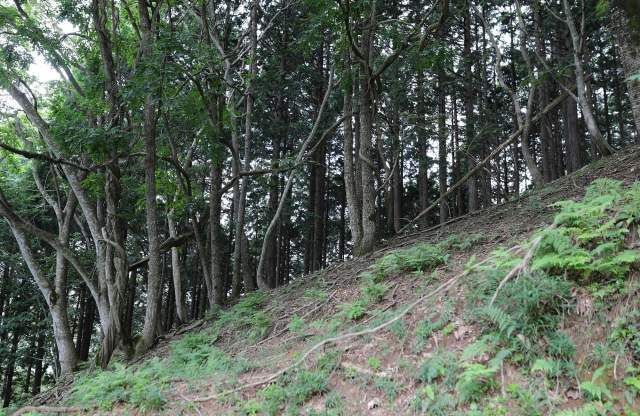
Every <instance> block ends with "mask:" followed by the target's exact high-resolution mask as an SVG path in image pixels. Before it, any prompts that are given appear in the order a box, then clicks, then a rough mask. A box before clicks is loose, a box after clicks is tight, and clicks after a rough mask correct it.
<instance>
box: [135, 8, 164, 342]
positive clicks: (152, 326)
mask: <svg viewBox="0 0 640 416" xmlns="http://www.w3.org/2000/svg"><path fill="white" fill-rule="evenodd" d="M158 7H159V6H158ZM138 12H139V13H140V28H141V32H142V39H141V49H142V55H143V58H144V59H147V60H149V61H150V60H151V54H152V46H153V36H154V34H153V32H152V26H151V20H150V16H149V11H148V9H147V2H146V1H145V0H138ZM149 63H151V62H149ZM155 100H156V97H155V95H154V94H153V93H149V94H147V97H146V99H145V105H144V128H143V130H144V131H143V135H144V147H145V153H146V154H145V158H144V176H145V185H146V190H145V208H146V225H147V236H148V240H149V262H148V264H147V306H146V311H145V316H144V326H143V329H142V340H141V341H142V342H141V343H140V344H139V348H138V352H142V351H144V350H147V349H149V348H150V347H151V346H152V345H153V344H154V343H155V341H156V337H157V335H158V330H157V328H158V322H159V319H160V310H159V306H160V305H159V303H160V302H159V299H160V297H161V295H162V294H161V285H162V276H161V275H160V238H159V236H158V215H157V204H156V198H157V191H156V124H157V118H156V103H155Z"/></svg>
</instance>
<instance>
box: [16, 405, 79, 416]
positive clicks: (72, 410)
mask: <svg viewBox="0 0 640 416" xmlns="http://www.w3.org/2000/svg"><path fill="white" fill-rule="evenodd" d="M87 410H88V409H87V408H81V407H53V406H25V407H21V408H20V409H18V410H16V411H15V412H13V413H11V416H19V415H24V414H26V413H31V412H37V413H82V412H86V411H87Z"/></svg>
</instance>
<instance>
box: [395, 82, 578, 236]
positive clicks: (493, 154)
mask: <svg viewBox="0 0 640 416" xmlns="http://www.w3.org/2000/svg"><path fill="white" fill-rule="evenodd" d="M567 97H568V94H567V93H566V92H563V93H562V94H560V95H559V96H558V97H556V99H555V100H553V101H552V102H550V103H549V104H548V105H547V106H546V107H545V108H543V109H542V110H541V111H540V112H539V113H538V114H536V115H535V116H534V117H532V118H531V121H530V123H529V124H533V123H535V122H537V121H539V120H540V119H541V118H542V117H544V115H545V114H547V113H548V112H549V111H551V110H553V109H554V108H556V107H557V106H558V105H560V104H561V103H562V102H563V101H564V100H566V99H567ZM528 127H529V125H528V124H525V125H524V126H522V127H520V128H519V129H518V130H516V131H515V132H514V133H512V134H511V135H510V136H509V138H508V139H507V140H505V141H504V142H502V143H500V145H499V146H498V147H496V148H495V149H494V150H493V151H492V152H491V153H490V154H489V156H487V157H485V158H484V159H483V160H482V161H480V163H478V164H477V165H476V166H475V167H474V168H473V169H471V170H470V171H469V172H467V174H466V175H464V176H463V177H462V179H460V180H459V181H458V182H456V183H455V184H454V185H452V186H451V188H449V190H448V191H447V192H445V193H444V194H442V195H441V196H440V198H438V199H436V200H435V202H434V203H433V204H431V205H429V206H428V207H427V208H425V209H424V210H422V212H420V213H419V214H418V215H417V216H416V217H415V218H414V219H412V220H411V221H409V222H408V223H407V224H406V225H405V226H404V227H402V228H401V229H400V232H399V233H402V232H404V231H405V230H406V229H407V228H409V227H410V226H411V224H413V223H414V222H416V221H417V220H418V219H420V218H422V217H423V216H425V215H426V214H428V213H429V212H431V211H433V210H434V209H435V208H437V207H438V206H439V205H440V203H441V202H442V201H444V200H445V199H446V198H448V197H449V195H451V194H452V193H453V191H455V190H457V189H458V188H460V187H461V186H462V185H464V184H465V183H466V182H467V181H468V180H469V179H471V177H472V176H473V175H475V174H476V173H477V172H478V171H480V170H481V169H483V168H484V166H485V165H486V164H487V163H489V162H490V161H491V160H492V159H493V158H494V157H496V156H497V155H498V154H500V152H502V151H503V150H504V149H505V148H506V147H507V146H509V145H510V144H511V143H514V142H515V141H516V140H517V139H518V138H519V137H520V135H521V134H522V132H523V131H524V129H525V128H528Z"/></svg>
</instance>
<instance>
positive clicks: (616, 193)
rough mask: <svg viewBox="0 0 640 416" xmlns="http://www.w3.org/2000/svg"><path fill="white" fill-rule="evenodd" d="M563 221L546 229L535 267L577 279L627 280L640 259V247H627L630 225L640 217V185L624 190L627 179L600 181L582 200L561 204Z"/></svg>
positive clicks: (560, 217) (588, 189)
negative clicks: (627, 274)
mask: <svg viewBox="0 0 640 416" xmlns="http://www.w3.org/2000/svg"><path fill="white" fill-rule="evenodd" d="M556 205H557V206H558V207H560V212H559V213H558V215H557V216H556V218H555V221H554V223H555V224H556V225H557V227H556V228H554V229H547V230H545V231H544V232H543V233H542V242H541V243H540V247H539V249H538V252H537V254H536V257H535V259H534V261H533V264H532V268H533V269H534V270H544V271H546V272H547V273H552V274H565V275H568V276H570V277H573V278H575V279H583V280H587V279H600V280H614V279H618V278H622V277H624V276H625V275H626V273H628V271H629V270H630V268H631V266H632V265H633V264H635V263H636V262H637V261H638V260H640V251H638V250H632V249H627V248H626V239H627V236H628V235H629V228H628V227H629V226H630V225H632V224H635V223H637V222H638V220H640V184H637V183H636V184H634V185H633V186H631V187H630V188H629V189H626V190H623V189H622V183H621V182H619V181H614V180H610V179H597V180H595V181H594V182H593V183H592V184H591V185H590V186H589V187H588V188H587V192H586V194H585V196H584V198H583V199H582V201H580V202H576V201H563V202H559V203H557V204H556Z"/></svg>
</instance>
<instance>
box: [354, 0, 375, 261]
mask: <svg viewBox="0 0 640 416" xmlns="http://www.w3.org/2000/svg"><path fill="white" fill-rule="evenodd" d="M369 12H370V14H369V22H368V24H366V25H365V28H364V29H363V34H362V44H361V46H360V49H361V50H362V54H363V58H362V60H363V61H364V63H361V65H360V103H359V104H360V154H359V157H360V161H361V164H360V166H361V178H362V243H361V245H360V247H357V249H356V252H355V254H356V255H362V254H365V253H368V252H370V251H372V250H373V248H374V246H375V243H376V228H377V213H376V189H375V183H374V180H375V174H374V172H375V170H376V167H375V166H374V164H373V160H374V158H375V156H374V155H375V153H374V145H373V124H374V118H375V102H374V101H375V100H374V91H373V85H372V82H371V77H372V74H371V65H372V61H373V52H374V48H373V37H374V28H375V27H376V0H373V1H371V5H370V11H369Z"/></svg>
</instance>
